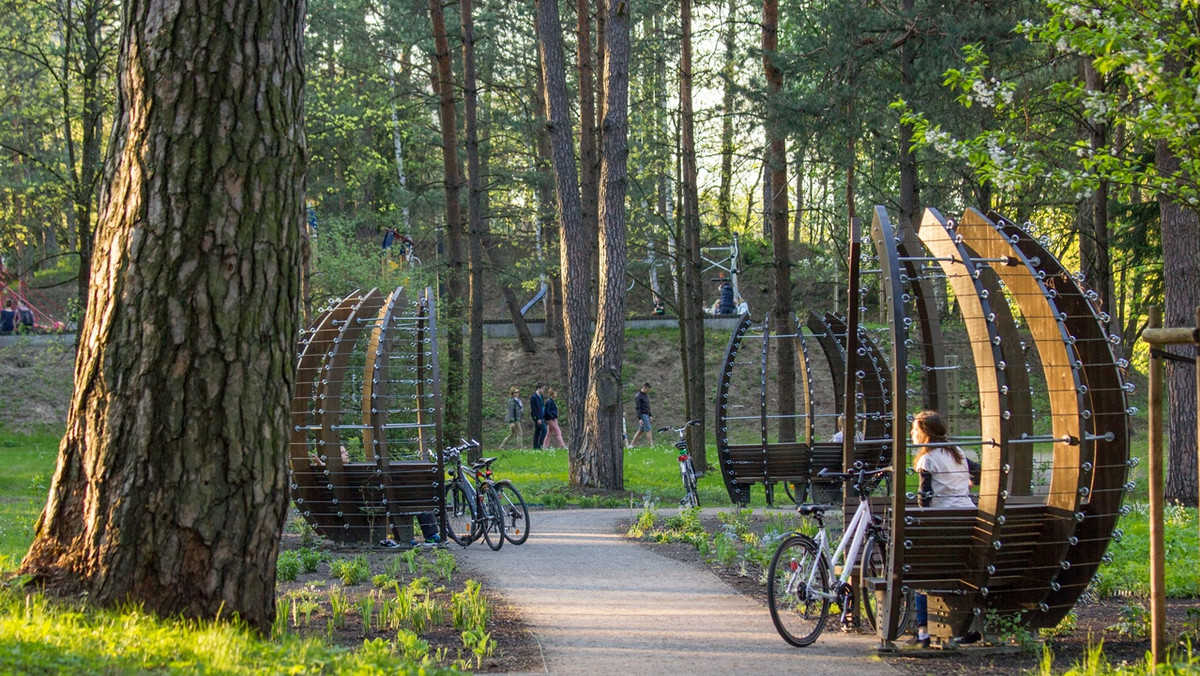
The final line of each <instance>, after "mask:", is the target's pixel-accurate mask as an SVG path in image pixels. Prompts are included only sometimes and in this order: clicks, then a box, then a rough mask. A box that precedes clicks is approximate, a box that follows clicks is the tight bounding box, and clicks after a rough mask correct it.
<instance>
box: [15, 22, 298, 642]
mask: <svg viewBox="0 0 1200 676" xmlns="http://www.w3.org/2000/svg"><path fill="white" fill-rule="evenodd" d="M304 10H305V7H304V3H303V2H294V3H292V2H283V3H271V2H256V1H252V0H246V1H245V2H239V3H232V4H224V5H213V4H207V3H184V4H174V5H162V4H159V3H151V2H144V1H143V0H129V1H128V2H127V4H126V11H125V15H124V18H125V23H124V26H123V28H122V30H123V37H122V42H121V56H120V68H119V72H120V81H119V90H118V99H117V108H116V121H117V134H116V136H115V138H114V143H113V148H112V154H111V155H110V161H109V164H108V167H107V169H106V173H107V176H108V177H109V183H108V188H107V190H106V192H105V194H104V196H103V197H102V200H101V204H102V205H103V206H102V209H101V214H100V220H99V222H98V228H97V234H96V249H95V251H96V252H97V255H96V257H95V259H94V261H93V267H92V270H91V272H92V279H93V280H101V282H102V283H98V284H93V285H91V287H90V291H89V297H88V312H87V316H86V319H85V321H84V326H83V329H82V331H81V337H82V339H81V341H80V343H79V349H78V357H77V361H76V368H75V391H74V394H73V397H72V401H71V409H70V413H69V415H68V420H67V431H66V435H65V436H64V438H63V441H62V445H61V447H60V451H59V460H58V466H57V468H56V470H55V475H54V479H53V482H52V484H51V488H50V495H49V499H48V501H47V504H46V509H45V511H44V512H43V513H42V516H41V518H40V519H39V521H38V525H37V535H36V538H35V540H34V543H33V546H32V547H31V549H30V551H29V553H28V555H27V556H26V558H25V560H24V562H23V563H22V567H21V572H22V573H23V574H27V575H30V576H32V577H33V579H34V580H35V581H37V582H39V583H42V584H44V585H45V586H46V588H47V590H49V591H51V592H56V593H62V594H69V595H71V596H72V597H74V598H78V597H79V595H80V594H81V593H82V594H86V595H87V598H88V600H89V603H98V604H102V605H115V604H123V603H130V602H132V603H136V604H138V605H139V606H140V607H143V608H145V609H147V610H149V611H152V612H156V613H159V614H163V615H177V614H182V615H184V616H188V617H198V618H214V617H217V616H218V615H222V616H225V617H228V616H231V615H233V614H237V615H239V616H240V617H242V618H243V619H244V620H245V621H247V622H249V623H250V624H251V625H252V626H255V627H258V628H259V629H260V630H266V631H269V630H270V627H271V623H272V620H273V619H274V617H275V563H276V555H277V553H278V547H279V535H280V532H281V530H282V528H283V521H284V517H285V514H286V506H287V472H286V467H287V465H286V463H287V455H286V454H287V444H288V438H289V436H288V429H289V423H290V412H291V398H292V392H293V388H294V385H295V367H296V362H295V349H296V337H297V335H298V330H299V300H300V277H299V264H300V236H299V235H300V230H299V229H298V228H297V226H296V224H297V223H298V222H300V221H301V220H302V219H303V218H304V161H305V157H304V156H305V141H304V124H303V119H302V111H303V105H302V95H303V89H304V77H303V72H302V67H303V59H302V55H301V47H302V43H303V31H302V25H303V23H302V20H303V17H304ZM247 35H253V36H254V38H255V39H254V40H247V39H246V36H247Z"/></svg>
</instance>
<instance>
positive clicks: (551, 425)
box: [546, 387, 567, 448]
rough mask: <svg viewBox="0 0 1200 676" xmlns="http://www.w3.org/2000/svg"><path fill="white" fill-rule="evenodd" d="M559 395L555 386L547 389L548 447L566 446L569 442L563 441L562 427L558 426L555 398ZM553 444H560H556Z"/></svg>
mask: <svg viewBox="0 0 1200 676" xmlns="http://www.w3.org/2000/svg"><path fill="white" fill-rule="evenodd" d="M557 396H558V391H557V390H555V389H554V388H553V387H550V388H547V389H546V441H547V446H546V447H547V448H566V447H567V444H566V443H564V442H563V436H562V428H561V427H559V426H558V404H557V403H555V401H554V398H555V397H557ZM552 444H558V445H557V446H554V445H552Z"/></svg>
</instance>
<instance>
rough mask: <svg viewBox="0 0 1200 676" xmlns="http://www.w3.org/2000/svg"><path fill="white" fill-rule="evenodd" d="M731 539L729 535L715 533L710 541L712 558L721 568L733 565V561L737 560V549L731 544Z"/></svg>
mask: <svg viewBox="0 0 1200 676" xmlns="http://www.w3.org/2000/svg"><path fill="white" fill-rule="evenodd" d="M733 542H734V541H733V538H732V537H730V535H729V533H727V532H724V533H717V534H716V535H714V536H713V539H712V557H713V559H714V560H715V561H716V562H717V563H718V564H720V565H722V566H729V565H732V564H733V560H734V559H736V558H737V555H738V551H737V547H735V546H734V544H733Z"/></svg>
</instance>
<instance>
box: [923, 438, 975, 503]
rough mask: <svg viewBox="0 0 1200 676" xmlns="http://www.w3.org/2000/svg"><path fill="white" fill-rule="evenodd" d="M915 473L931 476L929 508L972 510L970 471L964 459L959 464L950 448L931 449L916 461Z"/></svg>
mask: <svg viewBox="0 0 1200 676" xmlns="http://www.w3.org/2000/svg"><path fill="white" fill-rule="evenodd" d="M915 467H916V470H917V472H918V473H919V472H929V473H930V474H931V475H933V500H932V501H931V502H930V503H929V506H930V507H941V508H943V509H961V508H972V507H974V506H975V503H974V502H973V501H972V500H971V471H970V469H969V468H968V467H967V461H966V459H965V458H964V459H963V461H962V463H961V464H960V463H959V462H958V460H956V459H955V457H954V450H953V449H950V448H932V449H929V452H928V453H926V454H925V455H923V456H921V457H920V458H918V459H917V462H916V465H915Z"/></svg>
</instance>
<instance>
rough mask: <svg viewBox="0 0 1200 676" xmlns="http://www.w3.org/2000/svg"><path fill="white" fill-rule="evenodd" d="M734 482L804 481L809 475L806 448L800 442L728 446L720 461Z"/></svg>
mask: <svg viewBox="0 0 1200 676" xmlns="http://www.w3.org/2000/svg"><path fill="white" fill-rule="evenodd" d="M722 462H723V465H724V467H723V469H724V471H725V473H726V475H727V476H729V477H730V478H731V479H732V480H733V481H734V483H739V484H753V483H766V482H769V481H806V480H807V479H808V472H809V460H808V449H807V445H806V444H803V443H799V442H792V443H775V444H769V445H768V446H767V447H766V448H765V449H764V448H763V446H762V444H737V445H730V446H729V447H728V448H727V450H726V457H725V459H724V460H723V461H722Z"/></svg>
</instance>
